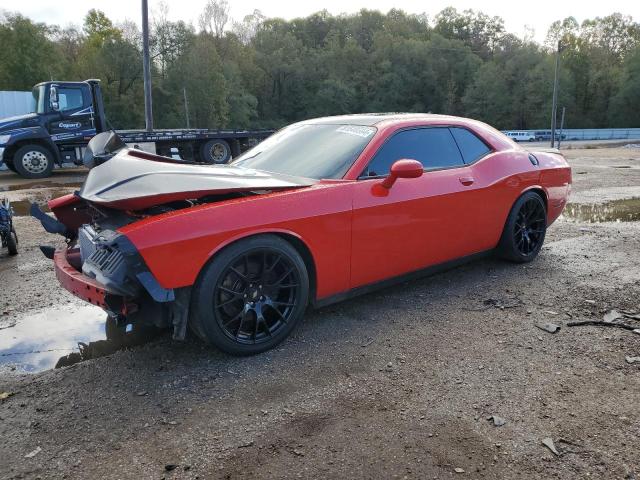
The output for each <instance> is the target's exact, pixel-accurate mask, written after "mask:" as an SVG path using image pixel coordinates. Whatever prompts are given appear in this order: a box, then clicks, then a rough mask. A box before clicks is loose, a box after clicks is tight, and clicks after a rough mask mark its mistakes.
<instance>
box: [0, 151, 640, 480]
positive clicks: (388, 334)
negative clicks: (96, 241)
mask: <svg viewBox="0 0 640 480" xmlns="http://www.w3.org/2000/svg"><path fill="white" fill-rule="evenodd" d="M566 154H567V157H568V158H569V159H570V162H571V164H572V166H573V169H574V194H573V197H572V202H573V203H572V205H571V209H570V213H571V215H573V216H574V217H575V218H563V219H561V220H560V221H558V222H556V223H555V224H554V225H553V226H552V227H551V228H550V230H549V233H548V237H547V241H546V244H545V247H544V248H543V251H542V253H541V255H540V257H539V258H538V259H537V260H536V261H535V262H533V263H532V264H530V265H527V266H518V265H513V264H507V263H504V262H501V261H498V260H495V259H487V260H484V261H480V262H476V263H472V264H468V265H466V266H464V267H461V268H458V269H455V270H452V271H449V272H447V273H444V274H440V275H437V276H433V277H431V278H427V279H424V280H419V281H415V282H412V283H407V284H404V285H400V286H398V287H395V288H391V289H387V290H383V291H381V292H378V293H375V294H370V295H367V296H363V297H360V298H358V299H355V300H352V301H348V302H345V303H342V304H338V305H335V306H332V307H329V308H325V309H323V310H320V311H316V312H311V313H309V314H308V315H307V317H306V320H305V322H304V324H303V326H302V327H301V328H300V329H299V330H298V331H297V332H296V334H295V335H294V336H293V338H291V339H290V340H288V341H286V342H284V344H283V345H282V346H280V347H279V348H277V349H276V350H274V351H271V352H268V353H266V354H262V355H259V356H256V357H251V358H233V357H229V356H226V355H223V354H221V353H219V352H217V351H213V350H210V349H208V348H206V347H204V346H203V345H201V344H200V343H198V342H197V341H195V340H187V341H186V342H183V343H177V342H173V341H172V340H171V339H170V338H168V337H167V336H161V337H159V338H157V339H155V340H153V341H151V342H149V343H146V344H144V345H142V346H139V347H135V348H131V349H128V350H122V351H118V352H116V353H114V354H111V355H108V356H105V357H102V358H97V359H93V360H88V361H84V362H80V363H77V364H75V365H73V366H71V367H67V368H62V369H55V370H45V371H41V372H39V373H25V369H32V370H39V369H41V368H44V366H46V365H48V366H51V365H52V362H53V363H55V358H57V357H60V356H62V355H64V354H66V353H68V346H65V347H64V348H62V347H60V346H57V345H56V344H55V341H56V338H58V334H57V333H56V332H55V330H54V331H52V332H49V331H47V330H46V329H45V328H44V325H48V326H50V325H51V323H52V322H53V323H54V324H55V323H56V322H60V325H66V326H65V327H64V328H65V329H67V328H68V329H73V324H70V322H69V321H68V320H69V319H70V318H74V319H75V320H74V322H77V321H78V318H77V317H82V318H84V312H85V310H83V308H85V309H86V308H87V307H84V306H83V305H82V303H80V302H78V301H76V300H74V299H73V298H72V297H71V296H70V295H68V294H67V293H66V292H64V291H63V290H62V289H61V288H59V287H58V285H57V282H56V280H55V278H54V274H53V271H52V268H51V266H50V264H49V262H48V261H47V260H46V259H44V258H43V257H42V255H41V254H40V252H39V251H38V249H37V245H38V244H39V243H47V242H48V241H49V242H50V241H52V240H51V239H50V238H44V237H45V236H44V235H43V234H42V233H41V231H40V229H39V228H38V226H37V225H36V224H35V222H34V221H33V220H31V219H29V218H27V217H19V218H17V221H16V224H17V228H18V232H19V234H20V236H21V237H20V240H21V243H20V246H21V253H20V255H19V256H18V257H13V258H9V257H6V256H5V253H4V252H3V253H2V256H0V276H1V282H2V283H1V286H0V289H1V290H0V352H5V353H0V355H2V356H0V395H1V394H2V393H3V392H4V393H9V394H11V395H10V396H8V398H5V399H4V400H0V478H43V479H44V478H47V479H48V478H80V479H88V478H100V479H110V478H113V479H123V478H135V479H139V478H156V479H160V478H166V479H174V478H175V479H178V478H180V479H195V478H201V479H205V478H299V477H300V478H311V477H314V478H315V477H322V478H421V479H422V478H434V479H440V478H450V477H456V478H496V479H497V478H500V479H515V478H559V479H568V478H580V479H583V478H588V477H591V478H616V479H621V478H627V479H635V478H637V477H638V476H639V475H640V460H639V457H638V445H637V439H638V435H640V410H638V400H639V399H640V370H639V368H640V362H639V363H629V362H628V361H626V359H625V357H636V356H640V335H637V334H635V333H633V332H631V331H626V330H622V329H617V328H600V327H591V326H587V327H568V326H567V325H566V324H567V322H569V321H572V320H601V319H602V318H603V315H604V314H605V313H607V312H608V311H609V310H611V309H616V310H618V311H625V312H634V311H635V312H638V311H639V310H640V300H639V299H640V255H639V252H640V221H625V220H629V219H635V220H640V216H639V215H640V205H638V202H637V201H633V200H628V199H630V198H633V197H640V149H638V148H635V149H631V148H630V149H625V148H606V149H574V150H568V151H567V152H566ZM10 178H13V177H10V176H9V175H8V174H1V175H0V185H8V184H9V183H11V182H10V181H9V179H10ZM69 178H70V177H69V176H68V175H67V174H66V173H65V174H64V175H57V176H56V177H55V182H56V185H54V186H50V185H49V186H46V185H45V187H46V188H49V189H51V190H52V191H53V190H56V194H58V193H61V192H60V191H61V190H65V189H67V190H72V189H73V185H72V184H67V183H66V180H67V179H69ZM70 181H71V182H73V181H77V177H76V178H75V180H73V179H72V180H70ZM30 187H32V188H31V189H30V190H29V191H25V190H20V188H21V187H20V186H19V185H18V186H16V185H13V186H12V187H11V188H12V189H14V190H11V191H7V192H5V194H6V195H8V196H10V197H11V198H12V199H14V200H17V201H19V200H25V199H26V198H27V197H32V198H35V197H34V196H37V195H43V196H44V197H46V196H47V195H49V193H51V192H44V190H45V189H43V188H37V186H34V185H30ZM7 188H8V187H7ZM0 194H2V193H1V192H0ZM38 198H39V197H38ZM608 201H614V202H613V203H611V202H609V203H606V202H608ZM594 219H595V220H598V221H599V223H590V221H591V220H594ZM613 220H619V221H613ZM620 220H622V221H620ZM65 312H66V313H65ZM86 312H87V315H93V314H94V312H93V311H90V312H89V311H88V310H87V311H86ZM65 321H66V323H64V322H65ZM98 321H100V320H98ZM30 322H31V323H30ZM38 322H41V324H42V325H43V327H42V328H40V327H38V325H39V324H38ZM547 322H552V323H554V324H557V325H559V326H560V327H561V328H560V330H559V332H558V333H555V334H551V333H547V332H545V331H543V330H541V329H539V328H537V327H536V325H540V324H544V323H547ZM625 322H626V323H629V324H634V323H635V324H636V325H637V326H638V327H640V322H639V321H636V320H632V319H626V320H625ZM14 324H15V326H13V327H12V326H10V325H14ZM25 325H27V326H29V325H31V327H30V328H31V330H28V329H27V330H28V331H27V334H28V333H29V332H32V335H30V336H27V335H25V331H24V330H25V329H24V328H23V329H22V330H20V328H21V326H22V327H24V326H25ZM93 325H95V321H94V323H93ZM4 327H7V328H4ZM92 328H93V327H92ZM12 332H14V333H12ZM16 332H17V333H16ZM58 333H59V334H60V336H64V335H63V334H62V333H61V331H60V329H59V330H58ZM30 338H31V340H30ZM33 338H36V339H37V340H33ZM80 338H83V341H86V339H84V337H82V335H80ZM90 339H91V340H93V338H90ZM38 342H40V343H38ZM52 342H53V343H52ZM3 348H4V349H5V350H2V349H3ZM42 350H52V351H51V352H41V353H34V352H39V351H42ZM38 355H39V356H38ZM45 357H46V358H45ZM52 359H53V360H52ZM629 360H630V361H632V360H633V359H629ZM0 398H2V396H0ZM493 415H495V416H496V417H498V419H497V420H499V419H503V420H504V421H506V423H505V424H504V425H502V426H495V425H494V420H489V417H491V416H493ZM498 423H500V422H499V421H498ZM546 438H551V439H552V440H553V442H554V444H555V447H556V449H557V453H558V455H556V454H554V453H552V452H551V451H550V449H549V448H547V447H546V446H544V445H543V444H542V441H543V439H546Z"/></svg>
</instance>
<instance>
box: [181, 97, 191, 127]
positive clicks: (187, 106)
mask: <svg viewBox="0 0 640 480" xmlns="http://www.w3.org/2000/svg"><path fill="white" fill-rule="evenodd" d="M182 96H183V97H184V116H185V118H186V120H187V128H189V102H188V101H187V87H182Z"/></svg>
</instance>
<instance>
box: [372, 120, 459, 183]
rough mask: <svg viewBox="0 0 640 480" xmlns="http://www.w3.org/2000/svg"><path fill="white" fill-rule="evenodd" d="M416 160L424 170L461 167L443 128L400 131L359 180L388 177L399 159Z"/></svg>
mask: <svg viewBox="0 0 640 480" xmlns="http://www.w3.org/2000/svg"><path fill="white" fill-rule="evenodd" d="M405 158H406V159H411V160H418V161H419V162H420V163H422V165H423V167H424V168H425V170H433V169H438V168H448V167H457V166H462V165H464V162H463V160H462V155H461V154H460V150H459V149H458V146H457V145H456V143H455V140H454V139H453V136H452V135H451V132H450V131H449V129H448V128H447V127H430V128H415V129H411V130H403V131H401V132H398V133H396V134H395V135H393V136H392V137H391V138H389V139H388V140H387V141H386V142H385V144H384V145H382V147H380V150H378V152H377V153H376V154H375V156H374V157H373V159H372V160H371V162H370V163H369V165H368V166H367V168H366V170H365V172H364V173H363V177H378V176H384V175H388V174H389V170H390V168H391V165H392V164H393V163H394V162H395V161H397V160H401V159H405Z"/></svg>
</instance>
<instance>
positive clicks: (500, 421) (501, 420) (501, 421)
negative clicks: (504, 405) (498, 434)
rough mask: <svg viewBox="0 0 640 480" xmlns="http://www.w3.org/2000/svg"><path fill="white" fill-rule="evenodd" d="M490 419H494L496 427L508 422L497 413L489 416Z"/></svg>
mask: <svg viewBox="0 0 640 480" xmlns="http://www.w3.org/2000/svg"><path fill="white" fill-rule="evenodd" d="M489 420H493V426H494V427H501V426H503V425H504V424H506V423H507V421H506V420H505V419H504V418H502V417H498V416H497V415H491V416H490V417H489Z"/></svg>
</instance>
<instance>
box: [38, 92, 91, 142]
mask: <svg viewBox="0 0 640 480" xmlns="http://www.w3.org/2000/svg"><path fill="white" fill-rule="evenodd" d="M51 89H52V90H51V93H50V99H51V108H52V110H54V112H57V115H55V114H54V115H52V116H51V119H50V120H49V125H48V128H49V133H50V134H51V137H52V139H53V140H54V141H60V140H68V141H71V142H73V141H75V140H78V141H80V140H83V139H84V137H91V136H93V135H95V133H96V131H95V127H94V125H93V108H92V106H91V105H92V102H91V93H90V91H89V87H88V86H85V85H81V84H80V85H52V86H51ZM54 107H57V110H56V108H54Z"/></svg>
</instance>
